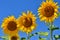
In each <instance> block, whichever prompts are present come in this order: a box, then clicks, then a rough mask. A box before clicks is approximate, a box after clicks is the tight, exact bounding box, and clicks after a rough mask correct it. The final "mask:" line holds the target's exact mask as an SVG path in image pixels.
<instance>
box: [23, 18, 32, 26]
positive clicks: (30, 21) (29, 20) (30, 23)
mask: <svg viewBox="0 0 60 40" xmlns="http://www.w3.org/2000/svg"><path fill="white" fill-rule="evenodd" d="M23 25H24V26H25V27H30V26H31V25H32V19H31V18H25V20H24V22H23Z"/></svg>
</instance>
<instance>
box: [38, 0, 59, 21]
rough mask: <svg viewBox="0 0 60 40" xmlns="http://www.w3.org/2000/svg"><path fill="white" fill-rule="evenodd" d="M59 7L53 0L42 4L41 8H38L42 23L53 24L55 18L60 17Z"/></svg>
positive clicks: (47, 0)
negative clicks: (59, 15)
mask: <svg viewBox="0 0 60 40" xmlns="http://www.w3.org/2000/svg"><path fill="white" fill-rule="evenodd" d="M58 8H59V6H58V5H57V3H55V2H53V0H46V2H44V1H43V2H42V4H41V6H40V7H39V8H38V13H39V14H38V15H39V17H40V20H41V21H45V22H53V21H54V19H55V18H57V17H58V15H57V12H58Z"/></svg>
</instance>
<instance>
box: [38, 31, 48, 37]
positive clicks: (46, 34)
mask: <svg viewBox="0 0 60 40" xmlns="http://www.w3.org/2000/svg"><path fill="white" fill-rule="evenodd" d="M38 34H39V35H40V36H48V32H38Z"/></svg>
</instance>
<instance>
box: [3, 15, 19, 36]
mask: <svg viewBox="0 0 60 40" xmlns="http://www.w3.org/2000/svg"><path fill="white" fill-rule="evenodd" d="M2 28H3V31H4V33H5V34H9V35H14V34H17V33H18V30H19V29H18V23H17V21H16V19H15V18H14V16H9V17H7V18H5V19H4V20H3V23H2Z"/></svg>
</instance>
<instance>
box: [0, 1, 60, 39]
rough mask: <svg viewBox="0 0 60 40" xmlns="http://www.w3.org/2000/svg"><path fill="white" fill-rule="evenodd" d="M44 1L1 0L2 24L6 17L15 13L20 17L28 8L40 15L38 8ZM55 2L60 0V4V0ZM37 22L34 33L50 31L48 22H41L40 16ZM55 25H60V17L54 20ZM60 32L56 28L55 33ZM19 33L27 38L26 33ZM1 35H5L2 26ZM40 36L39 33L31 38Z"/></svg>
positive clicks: (0, 16) (0, 20)
mask: <svg viewBox="0 0 60 40" xmlns="http://www.w3.org/2000/svg"><path fill="white" fill-rule="evenodd" d="M42 1H45V0H0V26H1V24H2V21H3V19H4V18H5V17H8V16H11V15H14V16H15V17H16V18H18V17H19V15H21V14H22V12H27V11H28V10H29V11H32V13H33V14H35V15H36V17H38V12H37V9H38V8H39V6H40V5H41V3H42ZM54 2H58V5H60V0H54ZM59 11H60V9H59ZM36 23H37V28H36V29H35V30H34V31H33V32H32V33H35V32H49V31H48V29H47V28H48V27H47V26H46V24H45V23H44V22H41V21H40V20H39V18H37V20H36ZM54 25H55V26H57V27H60V17H59V18H57V19H56V20H55V21H54ZM59 32H60V30H55V31H54V33H53V35H54V34H60V33H59ZM19 35H20V36H21V37H26V38H27V35H26V33H23V32H20V33H19ZM0 36H4V33H3V31H2V28H0ZM38 36H39V35H36V36H33V37H31V39H30V40H38ZM48 38H49V36H48ZM1 40H2V39H1Z"/></svg>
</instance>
